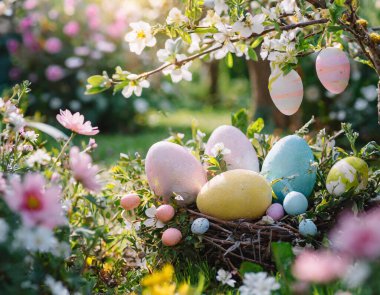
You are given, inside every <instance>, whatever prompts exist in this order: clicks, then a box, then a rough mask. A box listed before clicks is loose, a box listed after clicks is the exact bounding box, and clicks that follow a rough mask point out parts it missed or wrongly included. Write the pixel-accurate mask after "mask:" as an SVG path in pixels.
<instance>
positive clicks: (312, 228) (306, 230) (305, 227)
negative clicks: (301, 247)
mask: <svg viewBox="0 0 380 295" xmlns="http://www.w3.org/2000/svg"><path fill="white" fill-rule="evenodd" d="M298 230H299V232H300V234H301V235H303V236H315V235H316V234H317V226H316V225H315V223H314V222H313V221H312V220H311V219H305V220H302V221H301V222H300V224H299V225H298Z"/></svg>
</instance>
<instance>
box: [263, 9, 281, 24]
mask: <svg viewBox="0 0 380 295" xmlns="http://www.w3.org/2000/svg"><path fill="white" fill-rule="evenodd" d="M261 11H262V12H263V13H264V14H265V15H266V17H267V18H268V19H269V20H272V21H275V20H277V19H278V18H279V17H280V15H281V11H280V8H279V6H275V7H271V8H265V7H262V8H261Z"/></svg>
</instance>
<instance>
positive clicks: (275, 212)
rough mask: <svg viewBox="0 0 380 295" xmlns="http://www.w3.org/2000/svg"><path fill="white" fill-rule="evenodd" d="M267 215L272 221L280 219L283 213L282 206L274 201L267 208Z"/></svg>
mask: <svg viewBox="0 0 380 295" xmlns="http://www.w3.org/2000/svg"><path fill="white" fill-rule="evenodd" d="M267 215H268V216H269V217H271V218H272V219H273V220H274V221H278V220H280V219H281V218H282V217H284V215H285V211H284V208H283V207H282V205H281V204H279V203H274V204H272V205H270V206H269V208H268V209H267Z"/></svg>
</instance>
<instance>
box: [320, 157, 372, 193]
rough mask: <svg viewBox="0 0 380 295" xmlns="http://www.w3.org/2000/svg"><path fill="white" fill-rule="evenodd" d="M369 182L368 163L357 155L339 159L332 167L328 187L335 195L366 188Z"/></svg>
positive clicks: (327, 182)
mask: <svg viewBox="0 0 380 295" xmlns="http://www.w3.org/2000/svg"><path fill="white" fill-rule="evenodd" d="M367 183H368V165H367V163H366V162H364V161H363V160H362V159H360V158H357V157H347V158H344V159H341V160H339V161H338V162H337V163H335V164H334V166H333V167H332V168H331V170H330V172H329V174H328V175H327V179H326V188H327V190H328V192H329V193H330V194H332V195H334V196H340V195H342V194H343V193H345V192H347V191H349V190H350V189H354V190H355V191H359V190H362V189H365V188H366V187H367Z"/></svg>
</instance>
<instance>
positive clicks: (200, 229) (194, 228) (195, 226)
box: [191, 218, 210, 235]
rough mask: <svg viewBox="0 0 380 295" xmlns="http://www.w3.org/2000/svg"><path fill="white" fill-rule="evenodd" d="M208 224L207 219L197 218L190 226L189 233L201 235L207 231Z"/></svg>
mask: <svg viewBox="0 0 380 295" xmlns="http://www.w3.org/2000/svg"><path fill="white" fill-rule="evenodd" d="M209 227H210V222H209V221H208V219H207V218H197V219H195V220H194V221H193V223H192V224H191V232H192V233H193V234H196V235H203V234H204V233H205V232H207V231H208V229H209Z"/></svg>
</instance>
